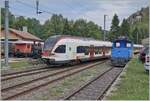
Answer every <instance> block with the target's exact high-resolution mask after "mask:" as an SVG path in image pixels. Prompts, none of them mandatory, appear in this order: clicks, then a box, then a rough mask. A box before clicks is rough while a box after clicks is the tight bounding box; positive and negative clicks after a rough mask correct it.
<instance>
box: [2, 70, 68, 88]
mask: <svg viewBox="0 0 150 101" xmlns="http://www.w3.org/2000/svg"><path fill="white" fill-rule="evenodd" d="M62 69H63V68H62ZM62 69H55V68H50V69H49V70H48V71H45V72H42V73H38V74H34V75H28V76H22V77H19V78H13V79H10V80H5V81H2V82H1V84H2V86H1V88H7V87H10V86H14V85H16V84H20V83H23V82H27V81H30V80H33V79H36V78H39V77H43V76H46V75H48V74H52V73H55V72H58V71H61V70H62ZM66 69H67V68H66ZM51 70H54V71H51Z"/></svg>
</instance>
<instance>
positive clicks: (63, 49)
mask: <svg viewBox="0 0 150 101" xmlns="http://www.w3.org/2000/svg"><path fill="white" fill-rule="evenodd" d="M55 52H56V53H66V45H60V46H58V47H57V48H56V49H55Z"/></svg>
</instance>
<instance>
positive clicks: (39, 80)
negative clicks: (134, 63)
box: [2, 60, 106, 100]
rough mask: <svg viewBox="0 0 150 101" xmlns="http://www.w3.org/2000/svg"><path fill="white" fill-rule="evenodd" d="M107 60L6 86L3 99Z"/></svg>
mask: <svg viewBox="0 0 150 101" xmlns="http://www.w3.org/2000/svg"><path fill="white" fill-rule="evenodd" d="M104 62H106V60H104V61H102V62H96V63H90V64H88V65H86V64H84V65H81V66H78V67H77V66H76V68H67V69H65V70H62V71H58V72H55V73H52V74H49V75H46V76H43V77H40V78H36V79H33V80H31V81H28V82H24V83H21V84H17V85H14V86H11V87H8V88H4V89H2V99H3V100H8V99H13V98H15V97H18V96H21V95H23V94H26V93H28V92H30V91H33V90H36V89H38V88H41V87H43V86H46V85H48V84H50V83H53V82H56V81H58V80H62V79H64V78H66V77H69V76H71V75H74V74H76V73H79V72H81V71H83V70H86V69H89V68H92V67H94V66H96V65H98V64H102V63H104ZM51 77H55V78H54V79H49V78H51ZM16 91H17V92H16ZM10 92H15V93H13V94H12V93H10Z"/></svg>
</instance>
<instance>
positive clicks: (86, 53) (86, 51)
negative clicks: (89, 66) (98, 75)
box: [85, 46, 89, 55]
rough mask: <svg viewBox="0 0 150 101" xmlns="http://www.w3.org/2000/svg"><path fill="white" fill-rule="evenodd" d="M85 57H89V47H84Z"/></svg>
mask: <svg viewBox="0 0 150 101" xmlns="http://www.w3.org/2000/svg"><path fill="white" fill-rule="evenodd" d="M85 55H89V47H88V46H85Z"/></svg>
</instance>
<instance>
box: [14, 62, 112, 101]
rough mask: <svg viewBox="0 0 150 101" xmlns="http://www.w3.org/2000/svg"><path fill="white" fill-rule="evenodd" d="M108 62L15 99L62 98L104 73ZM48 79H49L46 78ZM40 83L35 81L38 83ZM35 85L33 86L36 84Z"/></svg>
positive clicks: (107, 67)
mask: <svg viewBox="0 0 150 101" xmlns="http://www.w3.org/2000/svg"><path fill="white" fill-rule="evenodd" d="M109 68H110V67H109V66H108V63H103V64H101V65H98V66H95V67H93V68H91V69H88V70H85V71H82V72H80V73H77V74H75V75H73V76H70V77H68V78H66V79H63V80H61V81H57V82H55V83H52V84H49V85H47V86H44V87H42V88H40V89H37V90H35V91H33V92H29V93H27V94H25V95H22V96H19V97H17V98H15V99H18V100H21V99H22V100H50V99H51V100H52V99H61V98H63V97H64V96H65V95H67V94H69V93H70V92H72V91H73V90H75V89H76V88H78V87H80V86H82V85H83V84H84V83H86V82H87V81H88V80H90V79H91V78H93V77H95V76H97V75H98V74H99V73H103V72H104V71H105V70H107V69H109ZM45 81H47V79H45ZM36 84H38V83H35V84H34V85H36ZM34 85H33V86H34Z"/></svg>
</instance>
